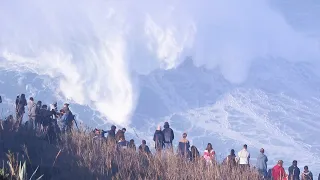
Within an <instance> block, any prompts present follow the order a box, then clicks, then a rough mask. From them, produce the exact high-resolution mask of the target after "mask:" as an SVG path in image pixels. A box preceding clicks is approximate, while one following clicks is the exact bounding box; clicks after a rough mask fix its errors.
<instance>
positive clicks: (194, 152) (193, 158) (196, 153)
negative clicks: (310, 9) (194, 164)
mask: <svg viewBox="0 0 320 180" xmlns="http://www.w3.org/2000/svg"><path fill="white" fill-rule="evenodd" d="M199 158H200V153H199V150H198V149H197V147H195V146H191V157H190V159H191V161H196V160H198V159H199Z"/></svg>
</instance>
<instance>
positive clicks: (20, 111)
mask: <svg viewBox="0 0 320 180" xmlns="http://www.w3.org/2000/svg"><path fill="white" fill-rule="evenodd" d="M16 102H17V100H16ZM25 106H27V100H26V95H25V94H21V96H20V98H19V99H18V103H17V126H18V127H19V126H21V123H22V120H23V115H24V113H25Z"/></svg>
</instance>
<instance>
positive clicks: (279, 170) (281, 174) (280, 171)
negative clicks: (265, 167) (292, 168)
mask: <svg viewBox="0 0 320 180" xmlns="http://www.w3.org/2000/svg"><path fill="white" fill-rule="evenodd" d="M286 176H287V175H286V172H285V170H284V168H283V161H282V160H279V161H278V163H277V165H275V166H274V167H273V168H272V178H273V180H285V179H286Z"/></svg>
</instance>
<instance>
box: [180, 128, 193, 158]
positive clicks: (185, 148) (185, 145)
mask: <svg viewBox="0 0 320 180" xmlns="http://www.w3.org/2000/svg"><path fill="white" fill-rule="evenodd" d="M189 148H190V142H189V140H188V139H187V133H183V134H182V139H181V140H180V141H179V145H178V154H179V155H180V156H181V157H183V158H186V159H190V153H191V152H190V149H189Z"/></svg>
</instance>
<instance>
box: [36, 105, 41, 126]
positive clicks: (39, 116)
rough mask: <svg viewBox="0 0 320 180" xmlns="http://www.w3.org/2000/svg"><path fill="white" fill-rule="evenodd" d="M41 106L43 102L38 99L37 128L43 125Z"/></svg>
mask: <svg viewBox="0 0 320 180" xmlns="http://www.w3.org/2000/svg"><path fill="white" fill-rule="evenodd" d="M41 107H42V102H41V101H38V102H37V104H36V118H35V126H36V129H39V128H40V126H41V121H42V119H41V115H40V110H41Z"/></svg>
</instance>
